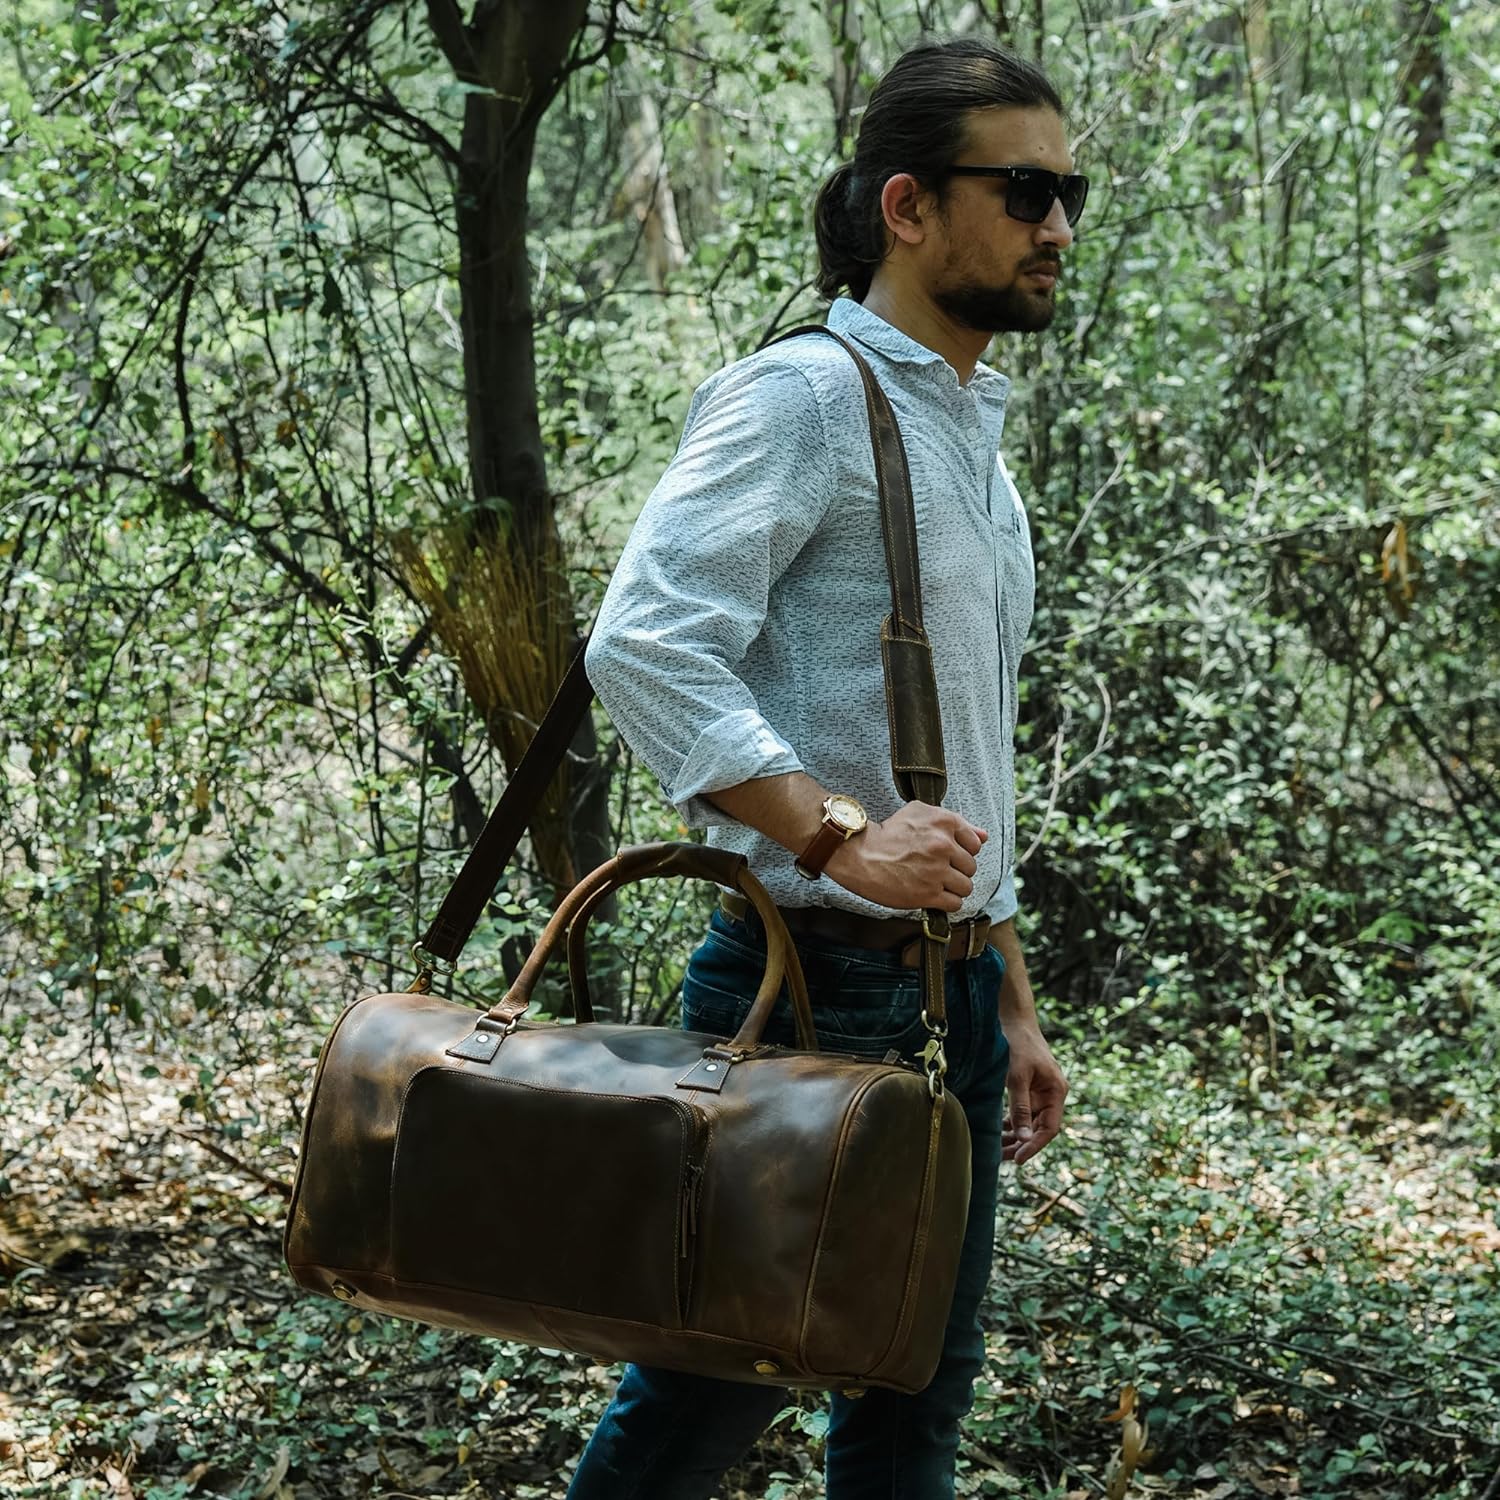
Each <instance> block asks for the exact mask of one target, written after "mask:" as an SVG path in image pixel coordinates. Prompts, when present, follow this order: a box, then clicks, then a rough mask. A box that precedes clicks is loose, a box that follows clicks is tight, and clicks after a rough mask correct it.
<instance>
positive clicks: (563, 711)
mask: <svg viewBox="0 0 1500 1500" xmlns="http://www.w3.org/2000/svg"><path fill="white" fill-rule="evenodd" d="M803 333H819V334H826V335H827V336H828V337H829V338H831V339H834V340H836V341H837V342H838V343H840V344H842V345H843V346H844V348H845V349H846V350H847V351H848V352H849V355H850V357H851V358H852V359H853V360H854V363H855V367H856V368H857V369H858V371H859V375H860V380H861V382H862V383H863V386H864V392H865V404H866V408H867V410H868V413H869V418H870V434H871V441H872V443H873V446H874V454H875V481H876V485H877V487H878V489H879V492H880V527H881V535H882V537H883V538H884V541H885V557H886V566H887V569H888V571H889V573H890V586H891V613H890V614H889V615H888V616H887V617H886V620H885V622H884V623H883V624H882V626H881V629H880V644H881V652H882V657H883V659H884V663H885V690H886V712H887V715H888V717H889V720H890V727H891V769H892V771H893V772H894V774H895V778H896V784H897V786H898V787H899V788H900V790H901V793H902V795H903V796H904V797H906V798H907V800H908V801H921V802H928V803H931V804H933V805H938V804H940V803H941V802H942V800H943V797H944V794H945V792H946V790H947V782H948V776H947V768H946V763H945V761H944V758H943V738H942V720H941V718H940V716H939V712H938V699H937V684H936V679H935V677H934V675H933V670H932V647H931V644H930V642H929V641H928V639H927V635H926V632H925V631H924V629H923V626H922V579H921V570H920V565H919V561H918V555H917V521H916V511H915V507H914V506H913V503H912V493H911V474H910V470H909V468H908V466H907V461H906V445H905V444H904V443H903V442H902V440H901V428H900V426H899V425H898V424H897V422H896V414H895V412H894V411H892V410H891V404H890V401H889V400H888V399H887V397H886V394H885V392H884V391H883V390H881V388H880V383H879V381H877V380H876V379H875V375H874V372H873V371H872V370H871V369H870V366H869V365H868V363H867V362H866V361H865V359H864V356H863V355H861V354H860V353H859V351H858V350H857V349H856V348H855V347H854V346H853V344H851V343H850V342H849V341H848V340H847V339H845V338H843V337H842V336H841V335H839V334H837V333H835V332H834V331H833V330H832V329H831V328H826V327H824V326H823V325H822V324H821V323H813V324H808V325H806V326H805V327H801V328H794V329H792V330H790V331H789V332H787V333H784V334H782V335H780V336H779V337H778V338H776V339H774V340H772V342H773V343H780V342H781V341H782V339H790V338H795V337H797V336H798V335H799V334H803ZM587 644H588V643H587V641H585V642H583V644H581V645H580V646H579V648H578V651H577V654H576V655H575V656H574V658H573V661H572V664H571V665H570V666H569V668H568V671H567V674H566V676H565V677H564V678H563V682H562V686H561V687H559V688H558V690H557V695H556V696H555V697H554V698H553V700H552V703H551V705H550V706H549V707H548V709H547V712H546V714H545V715H544V716H543V718H542V722H541V724H540V725H539V726H538V727H537V732H536V733H535V734H534V735H533V736H532V739H531V743H530V745H528V746H527V747H526V753H525V754H524V755H523V756H522V757H521V761H520V764H519V765H517V767H516V769H515V771H514V772H513V773H512V775H511V778H510V781H509V782H508V784H507V785H506V788H505V791H504V792H503V793H502V794H501V797H500V800H499V801H498V802H497V803H496V804H495V809H494V811H493V812H492V813H491V814H490V816H489V818H488V820H487V821H486V822H485V825H484V829H483V831H482V832H481V833H480V835H479V837H478V839H476V840H475V842H474V847H473V848H472V849H471V850H470V851H469V854H468V858H466V859H465V860H464V863H463V868H462V869H461V870H460V871H459V872H458V875H457V877H456V879H455V880H454V882H453V885H452V887H451V888H450V889H449V891H448V894H447V896H446V897H444V899H443V904H442V906H441V907H440V908H439V909H438V914H437V916H436V917H434V918H433V921H432V924H431V926H429V927H428V929H427V931H426V933H425V934H424V936H423V938H422V941H421V942H420V943H419V944H418V945H417V950H416V951H417V958H418V961H419V963H420V964H421V965H422V968H423V974H424V978H430V976H431V973H432V971H433V970H434V969H436V968H439V967H443V968H451V966H452V965H453V964H455V963H456V962H457V960H458V956H459V954H460V953H461V952H462V950H463V946H464V944H465V943H466V942H468V940H469V934H470V933H471V932H473V930H474V927H475V924H476V923H477V922H478V921H479V918H480V915H481V914H482V913H483V911H484V907H485V903H486V902H487V901H488V900H489V899H490V897H491V895H493V894H494V890H495V886H496V884H497V882H498V881H499V879H500V876H501V874H502V873H503V872H504V870H505V867H506V865H507V864H509V863H510V858H511V856H512V855H513V854H514V853H515V852H516V846H517V845H518V844H519V843H520V842H521V836H522V834H523V833H524V832H525V831H526V827H527V824H528V823H529V822H530V819H531V814H532V813H533V812H534V811H535V809H536V808H537V806H538V805H539V804H540V802H541V795H542V792H543V791H544V790H545V789H546V786H547V783H548V782H549V781H550V780H551V779H552V776H553V774H554V773H555V771H556V770H557V767H558V766H559V765H561V764H562V760H563V757H564V755H565V754H566V753H567V748H568V745H569V743H570V742H571V741H572V739H573V736H574V734H575V733H576V732H577V730H578V725H579V724H580V723H581V722H582V719H583V716H584V714H586V713H587V712H588V710H589V705H590V704H591V703H592V702H593V698H594V691H593V688H592V687H591V686H590V685H589V680H588V674H587V672H586V671H585V670H584V650H585V647H586V646H587ZM929 917H930V918H932V919H933V921H934V940H933V942H931V943H929V944H928V945H927V946H928V947H929V948H931V949H933V952H932V953H930V954H927V955H925V957H926V959H927V962H926V963H924V969H925V970H926V974H925V975H924V979H925V987H926V989H927V991H928V996H929V1001H928V1009H929V1012H930V1013H931V1014H932V1015H933V1016H934V1017H941V1015H942V951H943V946H944V942H945V941H946V939H945V938H944V939H943V940H941V941H940V940H939V938H938V936H937V934H938V932H939V931H941V932H942V933H944V934H945V933H946V924H947V915H946V913H942V912H938V913H929ZM422 982H423V980H422V979H419V980H418V983H419V984H420V983H422ZM934 992H935V993H934Z"/></svg>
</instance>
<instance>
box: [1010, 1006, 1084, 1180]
mask: <svg viewBox="0 0 1500 1500" xmlns="http://www.w3.org/2000/svg"><path fill="white" fill-rule="evenodd" d="M1005 1039H1006V1041H1008V1042H1009V1043H1010V1073H1009V1075H1008V1077H1007V1079H1006V1084H1005V1087H1006V1091H1007V1092H1008V1093H1009V1094H1010V1113H1009V1114H1007V1115H1006V1117H1005V1127H1004V1130H1003V1131H1002V1133H1001V1142H1002V1146H1003V1155H1004V1158H1005V1160H1006V1161H1013V1162H1015V1164H1016V1165H1017V1166H1020V1165H1021V1163H1022V1162H1024V1161H1030V1160H1031V1158H1032V1157H1033V1156H1035V1155H1036V1154H1037V1152H1038V1151H1040V1150H1041V1149H1042V1147H1043V1146H1045V1145H1046V1144H1047V1142H1048V1141H1050V1140H1051V1139H1052V1138H1053V1137H1054V1136H1055V1135H1056V1134H1057V1133H1058V1132H1059V1131H1060V1130H1061V1129H1062V1114H1063V1100H1064V1099H1066V1098H1067V1097H1068V1080H1067V1079H1066V1078H1064V1077H1063V1072H1062V1069H1061V1068H1060V1067H1058V1065H1057V1062H1056V1060H1055V1059H1054V1058H1053V1056H1052V1049H1051V1048H1050V1047H1049V1046H1048V1045H1047V1043H1046V1039H1045V1038H1044V1037H1043V1036H1042V1033H1041V1030H1040V1028H1039V1027H1038V1026H1037V1024H1036V1022H1035V1021H1022V1022H1019V1023H1017V1022H1014V1021H1012V1022H1011V1023H1009V1024H1008V1025H1007V1026H1006V1027H1005Z"/></svg>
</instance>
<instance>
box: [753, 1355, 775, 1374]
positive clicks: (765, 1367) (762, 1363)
mask: <svg viewBox="0 0 1500 1500" xmlns="http://www.w3.org/2000/svg"><path fill="white" fill-rule="evenodd" d="M755 1373H756V1374H757V1375H779V1374H781V1366H780V1365H778V1364H777V1363H776V1362H775V1361H774V1360H770V1359H758V1360H756V1361H755Z"/></svg>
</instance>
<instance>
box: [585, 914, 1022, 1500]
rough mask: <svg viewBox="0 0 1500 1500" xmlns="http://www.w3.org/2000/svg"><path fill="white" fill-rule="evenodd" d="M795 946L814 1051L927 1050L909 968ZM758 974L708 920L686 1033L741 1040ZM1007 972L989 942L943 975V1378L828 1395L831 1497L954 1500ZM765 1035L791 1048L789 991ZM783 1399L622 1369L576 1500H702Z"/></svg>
mask: <svg viewBox="0 0 1500 1500" xmlns="http://www.w3.org/2000/svg"><path fill="white" fill-rule="evenodd" d="M797 950H798V954H799V956H800V957H801V960H802V967H803V970H804V972H805V974H806V976H807V988H808V994H809V996H810V998H811V1000H812V1009H813V1021H814V1024H815V1028H816V1030H817V1034H818V1044H819V1046H825V1047H828V1048H830V1049H834V1050H838V1051H842V1052H855V1053H859V1054H861V1055H863V1056H868V1057H874V1058H880V1057H883V1056H884V1055H885V1053H886V1051H887V1050H888V1049H889V1048H891V1047H895V1048H897V1049H899V1050H900V1051H901V1053H902V1054H903V1055H905V1056H915V1055H916V1054H918V1053H920V1052H921V1050H922V1046H923V1044H924V1043H925V1042H926V1040H927V1033H926V1031H925V1029H924V1028H923V1026H922V1020H921V1010H922V1002H921V985H920V981H919V977H918V974H917V971H916V970H914V969H903V968H901V966H900V964H899V963H898V962H897V960H896V959H895V958H894V957H893V956H892V955H890V954H886V953H880V952H877V951H873V950H871V949H866V948H845V947H838V946H834V945H832V944H827V943H822V942H817V943H814V942H811V941H800V942H799V943H798V944H797ZM764 970H765V943H764V937H763V935H762V934H761V931H760V928H759V925H758V923H756V922H755V919H754V918H753V917H752V918H751V920H750V921H749V922H744V921H738V920H735V919H732V918H729V917H726V916H725V915H724V913H723V912H722V911H715V912H714V915H713V919H712V921H711V923H710V927H709V933H708V937H707V938H706V939H705V940H704V942H703V944H702V946H701V947H699V948H698V950H697V951H696V952H695V953H694V954H693V956H692V958H691V959H690V960H689V963H688V969H687V973H686V974H685V975H684V976H683V981H682V1024H683V1026H684V1028H685V1029H687V1030H689V1031H704V1032H708V1033H711V1034H714V1035H719V1036H732V1035H733V1034H734V1033H735V1032H736V1031H738V1030H739V1026H740V1022H741V1021H742V1020H743V1019H744V1017H745V1014H746V1013H747V1012H748V1010H749V1009H750V1002H751V1001H752V999H753V998H754V996H755V991H756V987H757V986H758V985H759V983H760V978H761V975H762V973H763V972H764ZM1004 973H1005V961H1004V959H1003V958H1001V956H1000V954H999V953H998V952H996V950H995V949H994V948H991V947H986V948H985V950H984V952H983V953H982V954H980V956H979V957H978V958H975V959H970V960H959V961H958V962H955V963H950V964H949V965H948V970H947V990H946V997H947V1006H948V1038H947V1043H946V1049H947V1054H948V1076H947V1086H948V1087H949V1088H950V1089H951V1090H952V1091H953V1093H954V1094H955V1095H956V1096H957V1097H958V1099H959V1101H960V1103H961V1104H962V1105H963V1107H964V1113H965V1115H966V1116H967V1118H968V1122H969V1132H970V1135H971V1137H972V1140H973V1157H972V1169H971V1175H972V1188H971V1190H970V1198H969V1218H968V1225H967V1229H966V1232H965V1235H964V1244H963V1251H962V1253H961V1256H960V1259H959V1267H958V1283H957V1288H956V1290H955V1293H954V1297H953V1307H952V1311H951V1312H950V1314H949V1317H948V1327H947V1333H946V1335H945V1338H944V1342H943V1354H942V1358H941V1360H940V1361H939V1363H938V1368H937V1373H936V1374H935V1375H934V1376H933V1378H932V1380H931V1382H930V1383H929V1384H928V1386H927V1387H926V1389H925V1390H922V1391H920V1392H918V1393H917V1394H916V1395H912V1396H907V1395H901V1394H900V1393H898V1392H896V1391H888V1390H883V1389H880V1388H878V1387H874V1386H872V1387H870V1388H869V1389H868V1390H866V1392H865V1394H864V1395H863V1396H858V1397H855V1398H853V1399H850V1398H849V1397H846V1396H843V1395H840V1394H837V1393H834V1394H833V1395H832V1396H831V1398H830V1399H831V1402H832V1406H831V1410H830V1413H829V1425H828V1438H827V1447H826V1463H827V1470H826V1475H827V1494H828V1500H952V1496H953V1469H954V1460H955V1457H956V1455H957V1453H958V1439H959V1423H960V1421H961V1420H962V1419H963V1417H964V1415H965V1414H966V1413H967V1412H968V1410H969V1407H970V1406H971V1404H972V1403H973V1399H974V1380H975V1377H976V1376H977V1375H978V1374H979V1372H980V1371H981V1370H982V1369H983V1368H984V1332H983V1330H982V1329H981V1327H980V1324H979V1305H980V1302H981V1301H982V1300H983V1297H984V1293H985V1288H986V1286H987V1285H988V1282H989V1276H990V1265H991V1261H992V1258H993V1255H994V1242H995V1197H996V1187H997V1180H998V1177H999V1171H1000V1161H1001V1152H1000V1132H1001V1124H1002V1121H1003V1119H1004V1116H1005V1072H1006V1064H1007V1062H1008V1060H1009V1047H1008V1046H1007V1044H1006V1041H1005V1036H1004V1033H1003V1032H1002V1031H1001V1029H1000V1019H999V998H1000V980H1001V978H1002V976H1003V975H1004ZM765 1040H766V1041H768V1042H780V1043H782V1044H784V1045H795V1035H794V1032H793V1028H792V1017H791V1003H790V1001H789V1000H788V999H787V997H786V994H785V991H783V993H782V998H781V1000H780V1002H779V1003H778V1005H777V1007H776V1010H775V1012H774V1013H773V1015H772V1018H771V1023H770V1025H769V1026H768V1027H767V1028H766V1033H765ZM787 1404H788V1401H787V1392H786V1391H785V1390H783V1389H777V1388H775V1387H770V1386H759V1385H752V1384H749V1383H744V1382H739V1381H728V1380H712V1379H708V1378H706V1377H704V1376H700V1375H685V1374H681V1373H679V1372H676V1371H672V1370H662V1369H657V1368H655V1367H649V1366H645V1365H633V1364H632V1365H626V1366H625V1373H624V1375H623V1376H622V1378H621V1380H620V1384H619V1388H618V1389H617V1390H616V1392H615V1395H614V1399H613V1400H612V1401H611V1402H610V1404H609V1406H608V1408H607V1409H606V1410H605V1412H604V1415H603V1416H602V1417H601V1418H600V1419H599V1425H598V1427H597V1428H596V1429H595V1430H594V1435H593V1437H591V1438H590V1439H589V1443H588V1446H587V1447H586V1448H585V1449H584V1452H583V1457H582V1458H581V1459H580V1460H579V1463H578V1470H577V1472H576V1473H575V1474H574V1476H573V1483H572V1484H571V1486H570V1487H569V1489H568V1496H567V1500H709V1497H710V1496H713V1495H715V1494H717V1493H719V1492H718V1491H717V1489H716V1486H717V1485H718V1483H719V1479H720V1477H721V1476H722V1475H723V1474H724V1472H725V1470H726V1469H729V1468H731V1467H733V1465H735V1464H736V1463H738V1462H739V1460H740V1459H741V1458H742V1457H743V1456H744V1455H745V1453H746V1452H747V1450H748V1449H749V1448H750V1445H751V1444H752V1443H753V1442H754V1441H755V1439H756V1438H757V1437H758V1436H759V1435H760V1433H761V1432H762V1431H763V1430H764V1429H765V1427H766V1425H767V1424H768V1423H769V1422H770V1420H771V1418H772V1417H774V1416H775V1415H776V1413H777V1412H778V1411H780V1410H781V1408H782V1407H783V1406H785V1405H787Z"/></svg>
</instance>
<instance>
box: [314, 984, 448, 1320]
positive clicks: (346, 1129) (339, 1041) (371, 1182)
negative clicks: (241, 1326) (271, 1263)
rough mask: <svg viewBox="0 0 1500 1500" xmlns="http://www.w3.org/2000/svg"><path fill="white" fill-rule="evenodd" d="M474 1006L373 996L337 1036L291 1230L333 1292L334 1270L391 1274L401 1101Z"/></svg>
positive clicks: (351, 1013)
mask: <svg viewBox="0 0 1500 1500" xmlns="http://www.w3.org/2000/svg"><path fill="white" fill-rule="evenodd" d="M473 1025H474V1012H473V1011H472V1010H471V1009H469V1007H468V1006H465V1005H456V1004H454V1003H452V1002H451V1001H447V1000H440V999H437V998H435V997H433V996H430V995H409V994H399V995H398V994H390V995H371V996H370V997H369V998H368V999H365V1000H361V1001H359V1002H357V1003H356V1004H355V1005H353V1006H351V1007H350V1009H349V1010H348V1011H346V1012H345V1014H344V1016H343V1018H342V1020H341V1021H340V1023H339V1025H338V1027H337V1029H336V1030H335V1032H334V1033H333V1036H332V1037H331V1038H330V1039H329V1043H328V1046H327V1049H326V1051H325V1053H324V1057H323V1061H322V1064H321V1066H320V1068H319V1071H318V1076H317V1082H316V1084H315V1088H314V1095H313V1099H312V1103H311V1105H310V1106H309V1110H308V1119H307V1127H306V1131H305V1134H304V1140H303V1149H302V1159H301V1161H300V1162H299V1163H298V1167H297V1185H296V1189H295V1196H294V1198H293V1202H292V1209H291V1214H290V1218H289V1222H288V1225H287V1232H286V1257H287V1264H288V1266H289V1267H290V1269H291V1272H292V1274H293V1276H294V1277H296V1279H297V1280H298V1281H299V1282H300V1283H301V1284H302V1285H303V1286H305V1287H308V1288H309V1289H310V1290H313V1291H318V1292H324V1293H327V1292H329V1291H330V1287H331V1282H332V1280H333V1277H332V1275H331V1274H329V1273H328V1268H334V1267H337V1268H341V1269H344V1270H365V1271H373V1272H380V1273H384V1274H389V1272H390V1268H391V1267H390V1183H391V1165H392V1159H393V1157H394V1154H395V1146H396V1126H397V1122H398V1120H399V1119H400V1112H401V1100H402V1096H403V1095H404V1094H405V1092H406V1086H407V1084H408V1082H409V1081H410V1080H411V1078H412V1075H413V1074H415V1073H416V1072H418V1071H419V1070H420V1069H422V1068H423V1067H429V1066H433V1065H435V1064H439V1063H441V1061H442V1058H443V1050H444V1048H446V1047H448V1046H450V1045H452V1043H454V1042H456V1041H458V1040H459V1038H461V1037H463V1036H465V1035H466V1034H467V1033H468V1032H469V1031H470V1030H471V1029H472V1028H473Z"/></svg>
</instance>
